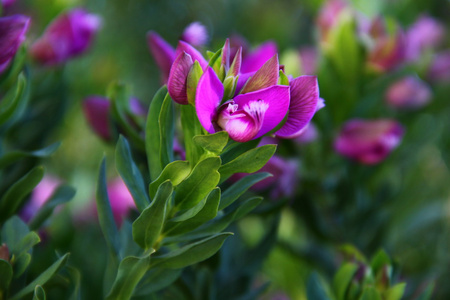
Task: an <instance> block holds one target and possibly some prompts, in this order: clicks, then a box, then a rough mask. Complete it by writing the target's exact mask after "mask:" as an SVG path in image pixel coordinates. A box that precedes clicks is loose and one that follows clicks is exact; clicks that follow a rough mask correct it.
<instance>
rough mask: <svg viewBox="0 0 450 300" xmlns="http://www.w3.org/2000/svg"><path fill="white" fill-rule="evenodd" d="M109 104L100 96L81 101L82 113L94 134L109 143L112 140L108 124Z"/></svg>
mask: <svg viewBox="0 0 450 300" xmlns="http://www.w3.org/2000/svg"><path fill="white" fill-rule="evenodd" d="M110 107H111V102H110V101H109V100H108V99H106V98H104V97H101V96H90V97H88V98H86V99H85V100H84V101H83V112H84V115H85V117H86V119H87V120H88V123H89V125H90V126H91V128H92V129H93V130H94V132H95V133H96V134H97V135H98V136H99V137H101V138H102V139H104V140H105V141H109V140H111V138H112V134H111V126H110V122H109V109H110Z"/></svg>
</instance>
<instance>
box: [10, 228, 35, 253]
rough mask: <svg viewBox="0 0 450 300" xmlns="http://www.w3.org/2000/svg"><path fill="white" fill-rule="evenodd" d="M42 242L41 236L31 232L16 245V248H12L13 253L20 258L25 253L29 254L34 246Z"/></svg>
mask: <svg viewBox="0 0 450 300" xmlns="http://www.w3.org/2000/svg"><path fill="white" fill-rule="evenodd" d="M40 241H41V238H40V237H39V235H38V234H37V233H36V232H34V231H31V232H29V233H28V234H27V235H26V236H24V237H23V239H22V240H21V241H20V242H19V243H17V244H16V245H14V248H11V249H10V250H11V253H14V254H15V255H16V256H17V257H20V255H22V254H23V253H26V252H28V251H29V250H30V249H31V248H33V246H34V245H36V244H37V243H39V242H40Z"/></svg>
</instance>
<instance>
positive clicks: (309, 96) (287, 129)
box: [275, 75, 320, 138]
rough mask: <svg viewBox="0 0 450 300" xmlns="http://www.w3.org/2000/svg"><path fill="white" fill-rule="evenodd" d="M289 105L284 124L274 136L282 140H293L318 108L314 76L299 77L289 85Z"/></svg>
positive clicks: (317, 86) (317, 88)
mask: <svg viewBox="0 0 450 300" xmlns="http://www.w3.org/2000/svg"><path fill="white" fill-rule="evenodd" d="M289 86H290V88H291V103H290V105H289V115H288V118H287V120H286V123H285V124H284V125H283V127H281V128H280V129H279V130H278V131H277V132H276V133H275V134H276V135H277V136H278V137H282V138H294V137H297V136H298V135H300V134H301V133H302V129H303V128H304V127H305V126H306V125H308V123H309V121H311V119H312V117H313V115H314V113H315V112H316V110H317V108H318V103H319V105H320V102H318V101H319V85H318V83H317V77H316V76H306V75H305V76H300V77H297V78H295V79H293V80H292V81H291V82H290V84H289Z"/></svg>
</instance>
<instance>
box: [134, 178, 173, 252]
mask: <svg viewBox="0 0 450 300" xmlns="http://www.w3.org/2000/svg"><path fill="white" fill-rule="evenodd" d="M172 192H173V186H172V183H171V182H170V181H169V180H167V181H165V182H163V183H162V184H161V185H160V187H159V188H158V191H157V192H156V196H155V198H154V199H153V201H152V203H151V204H150V206H149V207H147V208H146V209H145V210H144V211H143V212H142V213H141V215H140V216H139V217H138V218H137V219H136V221H134V223H133V239H134V241H135V242H136V243H137V244H138V245H139V246H141V247H142V248H143V249H145V250H146V251H149V250H150V249H152V248H153V246H154V244H155V242H156V241H157V240H158V238H159V235H160V233H161V230H162V228H163V225H164V220H165V217H166V208H167V202H168V201H169V200H170V199H171V196H172Z"/></svg>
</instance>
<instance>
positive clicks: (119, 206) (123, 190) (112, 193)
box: [107, 178, 136, 227]
mask: <svg viewBox="0 0 450 300" xmlns="http://www.w3.org/2000/svg"><path fill="white" fill-rule="evenodd" d="M107 189H108V196H109V202H110V204H111V210H112V213H113V216H114V220H115V221H116V224H117V226H119V227H120V225H121V224H122V222H123V219H125V218H126V217H127V216H128V214H129V212H130V211H131V210H132V209H135V208H136V204H135V203H134V200H133V197H132V196H131V194H130V192H129V191H128V188H127V186H126V185H125V183H124V182H123V181H122V179H121V178H116V179H114V180H112V181H110V182H108V187H107Z"/></svg>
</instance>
